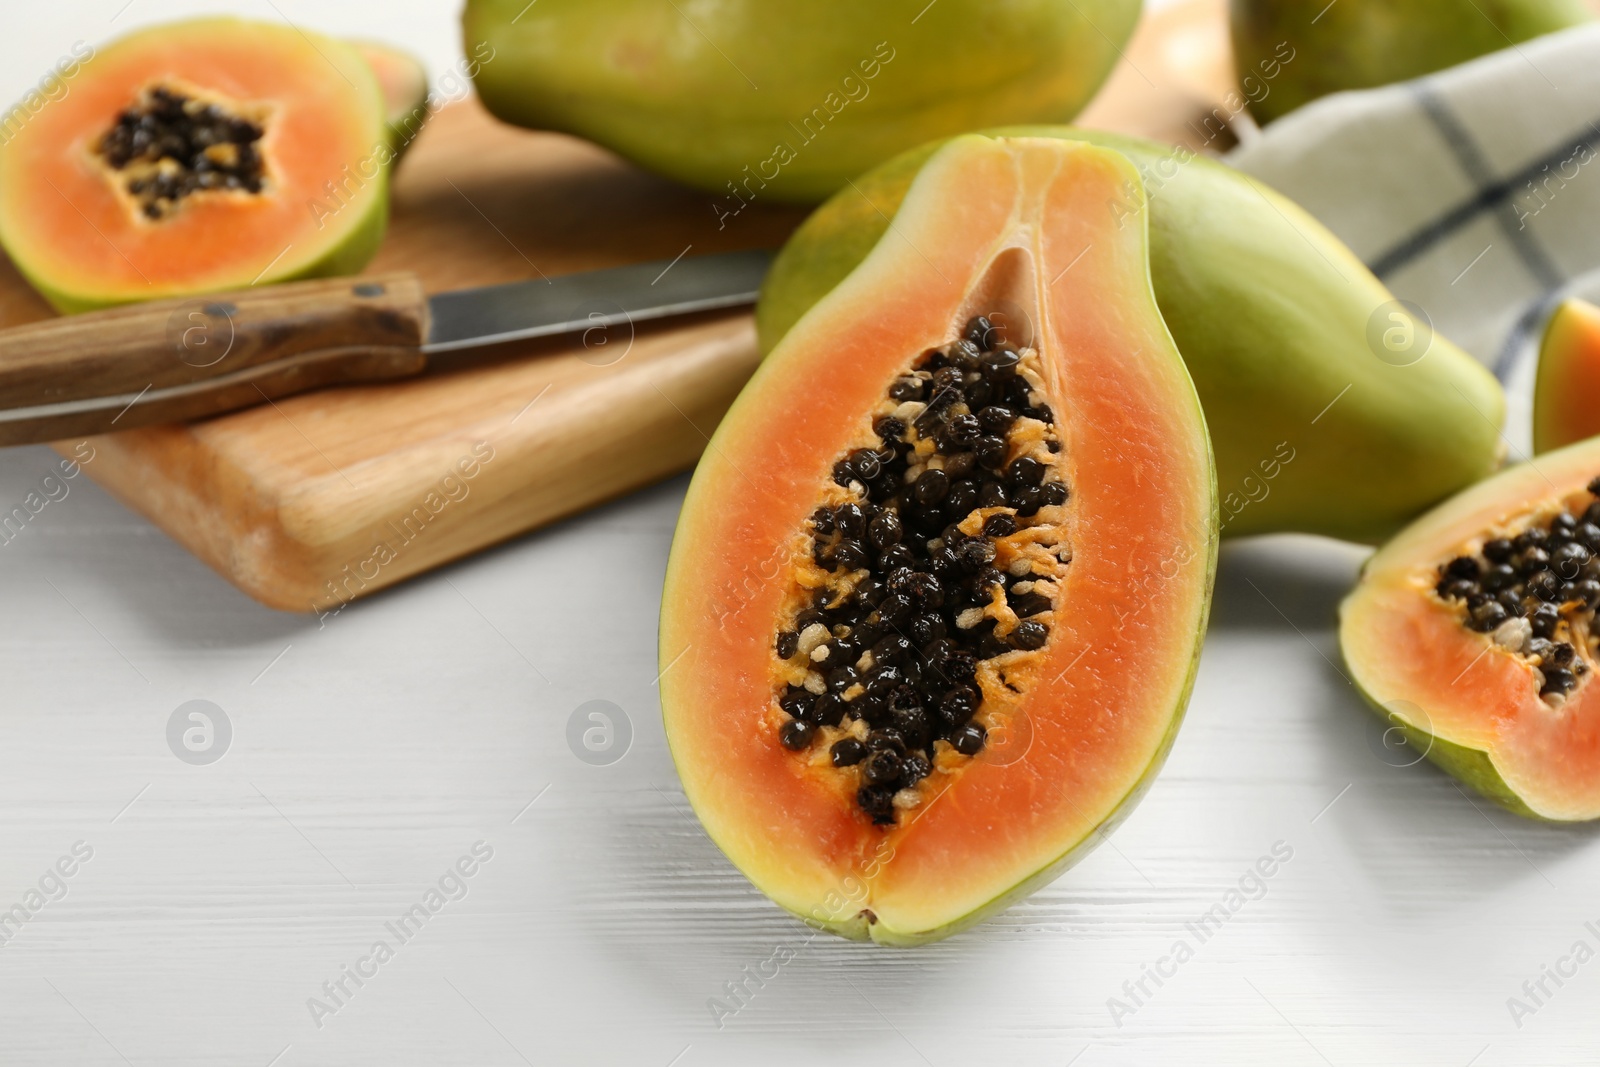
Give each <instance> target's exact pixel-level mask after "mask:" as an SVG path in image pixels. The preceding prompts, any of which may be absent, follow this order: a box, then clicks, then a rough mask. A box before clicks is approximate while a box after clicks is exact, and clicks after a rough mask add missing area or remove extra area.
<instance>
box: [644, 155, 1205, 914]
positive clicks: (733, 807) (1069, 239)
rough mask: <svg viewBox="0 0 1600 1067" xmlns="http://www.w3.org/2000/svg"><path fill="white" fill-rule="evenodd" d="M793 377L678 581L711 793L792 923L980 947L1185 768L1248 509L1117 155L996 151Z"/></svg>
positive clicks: (815, 337)
mask: <svg viewBox="0 0 1600 1067" xmlns="http://www.w3.org/2000/svg"><path fill="white" fill-rule="evenodd" d="M891 233H892V237H891V238H890V239H887V240H884V241H882V242H880V243H879V245H878V246H877V248H875V249H874V250H873V251H872V253H871V254H870V255H868V256H867V257H866V258H865V259H864V260H863V261H862V263H861V264H860V265H859V266H857V267H856V268H855V270H854V271H852V272H851V274H850V276H849V277H848V278H847V279H846V280H845V281H844V282H843V283H842V284H841V285H839V286H838V287H837V288H836V289H834V290H833V291H832V292H831V293H830V294H829V295H827V296H826V297H825V298H823V299H822V300H821V301H819V302H818V303H817V304H816V306H815V307H814V308H812V309H811V310H810V311H809V312H808V313H807V314H806V315H805V316H804V317H803V318H801V320H800V321H799V322H798V323H797V324H796V325H795V327H794V329H793V330H792V331H790V332H789V334H788V336H787V337H786V338H785V339H784V341H783V342H782V343H781V344H780V345H779V346H778V347H777V349H776V350H775V351H774V352H773V353H772V355H771V356H770V357H769V358H768V359H767V360H766V361H765V362H763V364H762V365H761V367H760V369H759V370H758V371H757V372H756V374H755V376H754V377H753V378H752V379H751V381H750V383H749V384H748V385H747V386H746V388H745V389H744V391H743V392H742V393H741V394H740V396H739V398H738V400H737V401H736V402H735V404H734V405H733V407H732V409H731V410H730V411H729V413H728V415H727V417H726V418H725V419H724V420H723V422H722V424H721V426H720V427H719V428H718V429H717V432H716V434H715V435H714V436H713V437H712V439H711V442H710V444H709V446H708V447H707V449H706V451H705V454H704V456H703V458H702V459H701V461H700V465H699V467H698V469H697V470H696V472H695V475H694V479H693V482H692V483H691V485H690V488H689V491H688V495H687V497H686V499H685V501H684V506H683V513H682V516H681V518H680V520H679V524H678V530H677V535H676V537H675V539H674V541H673V546H672V554H671V559H670V561H669V564H668V568H667V577H666V587H665V593H664V599H663V608H662V622H661V646H660V652H661V662H662V679H661V698H662V708H663V712H664V716H665V722H666V733H667V738H668V741H669V743H670V745H671V749H672V754H673V758H674V760H675V761H676V763H677V767H678V771H679V774H680V776H681V778H682V780H683V785H684V790H685V792H686V794H687V796H688V798H689V801H690V803H691V804H692V805H693V806H694V809H695V811H696V812H697V813H698V814H699V816H700V819H701V821H702V822H703V823H704V824H705V827H706V829H707V831H708V832H709V833H710V835H711V837H712V838H713V840H715V841H716V842H717V844H718V845H719V846H721V848H722V849H723V851H724V852H725V853H726V854H727V855H728V857H729V858H730V859H731V860H732V861H733V862H734V864H735V865H737V866H738V867H739V868H740V869H741V870H742V871H744V873H745V874H746V875H747V876H748V877H749V878H750V880H751V881H752V882H754V883H755V884H756V885H757V886H758V887H759V888H760V889H762V890H763V891H764V892H766V893H767V894H768V895H769V896H770V897H771V898H772V899H773V900H774V901H776V902H777V903H778V904H779V905H781V906H782V907H784V908H786V909H788V910H789V911H791V912H793V913H794V914H796V915H798V916H800V917H801V918H802V919H804V920H805V921H806V922H808V923H811V924H814V925H816V926H818V927H822V928H825V929H828V930H832V931H834V932H835V933H839V934H842V935H844V936H846V937H851V938H856V939H863V940H864V939H868V938H870V939H872V940H874V941H878V942H884V943H890V944H899V945H911V944H918V943H922V942H926V941H932V940H936V939H938V938H940V937H944V936H946V935H948V934H951V933H953V932H955V931H956V930H959V929H961V928H963V927H965V926H967V925H969V924H971V923H973V922H976V921H978V920H979V919H980V918H982V917H983V916H984V915H986V914H988V913H990V912H991V911H993V910H994V909H996V908H999V907H1002V906H1004V905H1005V904H1007V903H1009V902H1011V901H1013V900H1015V899H1018V898H1020V897H1021V896H1023V895H1025V894H1027V893H1029V892H1031V891H1033V890H1034V889H1035V888H1037V887H1038V886H1040V885H1042V884H1043V883H1044V882H1046V881H1048V880H1049V879H1051V878H1053V877H1055V876H1056V875H1057V874H1058V873H1059V872H1060V871H1062V870H1063V869H1065V868H1066V867H1067V866H1068V865H1070V864H1071V863H1072V862H1074V861H1075V860H1076V859H1078V858H1079V857H1080V856H1082V855H1083V854H1085V853H1086V852H1088V851H1089V850H1090V849H1091V848H1093V846H1094V845H1095V844H1097V843H1098V842H1099V840H1100V837H1101V835H1102V834H1104V833H1105V832H1106V831H1107V830H1109V829H1110V828H1111V827H1112V826H1113V825H1115V824H1116V823H1117V822H1118V821H1119V819H1120V818H1121V817H1122V816H1123V815H1125V814H1126V813H1127V812H1128V811H1129V810H1130V808H1131V807H1132V805H1133V804H1134V803H1135V801H1136V800H1137V799H1138V798H1139V797H1140V796H1141V795H1142V793H1143V792H1144V790H1145V788H1146V787H1147V786H1148V784H1149V783H1150V781H1151V779H1152V777H1153V776H1154V774H1155V772H1156V770H1157V769H1158V768H1159V766H1160V765H1161V762H1162V761H1163V759H1164V758H1165V756H1166V753H1167V750H1168V748H1169V747H1170V746H1171V744H1172V742H1173V739H1174V736H1175V731H1176V730H1177V727H1178V723H1179V720H1180V719H1181V717H1182V714H1183V711H1184V708H1185V706H1186V704H1187V701H1188V696H1189V691H1190V687H1191V684H1192V682H1193V678H1194V671H1195V665H1196V661H1197V656H1198V654H1199V649H1200V642H1201V637H1202V635H1203V634H1204V632H1205V628H1206V617H1207V612H1208V610H1209V606H1210V596H1211V583H1212V577H1213V571H1214V566H1215V558H1216V540H1217V538H1216V521H1217V519H1216V487H1215V477H1214V472H1213V468H1212V462H1211V454H1210V446H1209V443H1208V439H1207V435H1206V431H1205V423H1204V419H1203V416H1202V414H1201V411H1200V405H1199V402H1198V400H1197V399H1196V396H1195V391H1194V386H1193V384H1192V383H1191V382H1190V380H1189V376H1188V373H1187V372H1186V371H1185V369H1184V366H1183V362H1182V360H1181V359H1180V358H1179V356H1178V353H1177V350H1176V349H1175V347H1174V346H1173V343H1172V339H1171V337H1170V336H1169V335H1168V333H1167V330H1166V327H1165V325H1164V324H1163V323H1162V320H1161V316H1160V314H1159V313H1158V312H1157V310H1156V305H1155V299H1154V297H1153V295H1152V293H1151V288H1150V278H1149V266H1148V260H1147V236H1146V229H1145V200H1144V189H1143V185H1142V184H1141V182H1140V179H1139V175H1138V171H1137V170H1135V169H1134V167H1133V166H1132V164H1130V163H1129V162H1128V160H1127V159H1126V158H1125V157H1123V156H1121V155H1119V154H1117V153H1115V152H1112V151H1109V150H1106V149H1101V148H1097V147H1094V146H1091V145H1086V144H1081V143H1076V142H1068V141H1061V140H1042V139H1032V138H989V137H982V136H976V135H973V136H965V137H960V138H957V139H955V140H953V141H951V142H950V143H949V144H948V145H947V146H945V147H944V148H943V149H942V150H941V151H940V152H939V153H938V154H937V155H935V156H934V158H933V159H932V160H931V161H930V163H929V164H928V166H927V167H926V168H925V169H924V170H923V171H922V173H921V174H920V175H919V176H918V178H917V180H916V181H915V182H914V183H913V185H912V187H911V189H910V190H909V192H908V194H907V197H906V201H905V206H904V207H903V208H902V209H901V211H900V213H899V215H898V216H897V217H896V220H895V225H894V228H893V230H892V231H891Z"/></svg>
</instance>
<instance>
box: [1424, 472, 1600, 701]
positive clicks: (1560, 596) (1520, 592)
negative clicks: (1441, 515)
mask: <svg viewBox="0 0 1600 1067" xmlns="http://www.w3.org/2000/svg"><path fill="white" fill-rule="evenodd" d="M1588 491H1589V495H1590V496H1591V497H1593V496H1596V495H1597V494H1600V477H1597V478H1595V479H1593V480H1592V481H1590V482H1589V485H1588ZM1517 527H1519V528H1517ZM1434 591H1435V592H1436V593H1437V594H1438V595H1439V596H1440V597H1442V598H1443V599H1444V600H1446V601H1447V602H1448V603H1450V604H1451V605H1452V606H1454V607H1455V608H1456V609H1457V610H1458V611H1459V612H1460V613H1461V621H1462V624H1463V625H1464V626H1467V627H1468V628H1470V629H1473V630H1477V631H1479V632H1481V633H1487V634H1489V635H1490V637H1491V640H1493V642H1494V644H1495V645H1496V646H1497V647H1498V648H1500V649H1502V650H1504V651H1505V652H1506V653H1508V654H1510V655H1514V656H1520V657H1521V658H1522V659H1524V660H1525V661H1526V662H1527V663H1528V664H1529V665H1530V666H1532V667H1533V669H1534V670H1535V671H1536V672H1537V677H1538V679H1539V695H1540V696H1541V697H1543V698H1544V701H1545V703H1547V704H1550V705H1553V706H1556V707H1559V706H1560V705H1561V704H1562V703H1564V702H1565V701H1566V698H1567V694H1568V693H1570V692H1571V691H1572V690H1573V688H1574V687H1576V686H1577V684H1578V682H1579V680H1580V679H1581V678H1582V677H1583V676H1584V675H1586V674H1589V673H1590V672H1591V671H1592V670H1593V669H1594V665H1595V662H1596V658H1597V657H1596V649H1597V647H1600V634H1596V633H1595V632H1594V631H1595V609H1596V607H1600V500H1592V501H1589V502H1587V503H1585V502H1583V501H1579V502H1577V503H1576V504H1575V505H1574V506H1573V507H1571V508H1570V509H1568V508H1563V509H1562V510H1559V511H1556V512H1554V513H1553V514H1550V513H1547V514H1544V515H1540V516H1528V517H1525V518H1523V519H1522V520H1521V521H1520V522H1519V523H1517V524H1516V527H1514V528H1510V529H1506V530H1504V531H1500V532H1497V533H1496V534H1495V536H1492V537H1489V538H1487V539H1485V540H1484V541H1483V542H1482V544H1481V545H1473V546H1464V549H1463V552H1462V554H1461V555H1458V556H1456V557H1455V558H1453V559H1451V560H1450V561H1449V562H1448V563H1445V564H1444V565H1442V566H1441V567H1440V568H1439V583H1438V585H1437V586H1435V588H1434Z"/></svg>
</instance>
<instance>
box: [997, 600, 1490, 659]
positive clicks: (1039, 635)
mask: <svg viewBox="0 0 1600 1067" xmlns="http://www.w3.org/2000/svg"><path fill="white" fill-rule="evenodd" d="M1496 606H1497V607H1498V605H1496ZM1501 610H1502V611H1504V610H1505V609H1504V608H1502V609H1501ZM1049 639H1050V630H1049V628H1048V627H1047V626H1045V624H1044V623H1042V622H1034V621H1033V620H1031V619H1030V620H1028V621H1027V622H1019V623H1017V628H1016V629H1014V630H1012V631H1011V643H1012V645H1014V646H1015V647H1017V648H1020V649H1024V650H1026V651H1029V652H1031V651H1033V650H1034V649H1037V648H1043V647H1044V643H1045V642H1046V641H1047V640H1049Z"/></svg>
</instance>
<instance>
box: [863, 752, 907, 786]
mask: <svg viewBox="0 0 1600 1067" xmlns="http://www.w3.org/2000/svg"><path fill="white" fill-rule="evenodd" d="M862 777H864V778H865V779H866V780H867V781H869V782H871V783H872V784H874V785H881V784H883V783H885V782H892V781H894V780H895V779H896V778H898V777H900V757H899V756H898V755H897V754H895V753H894V752H893V751H890V750H888V749H884V750H881V751H878V752H874V753H873V754H872V755H870V756H868V757H867V765H866V767H865V769H864V770H863V773H862Z"/></svg>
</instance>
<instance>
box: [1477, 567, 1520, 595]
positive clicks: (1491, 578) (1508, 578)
mask: <svg viewBox="0 0 1600 1067" xmlns="http://www.w3.org/2000/svg"><path fill="white" fill-rule="evenodd" d="M1516 584H1517V572H1516V571H1515V570H1513V569H1512V567H1511V564H1509V563H1495V564H1493V565H1491V566H1490V567H1489V568H1488V569H1487V570H1486V571H1484V572H1483V587H1484V588H1485V589H1487V590H1489V592H1491V593H1493V592H1497V591H1499V590H1501V589H1510V588H1511V587H1512V586H1513V585H1516Z"/></svg>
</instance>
